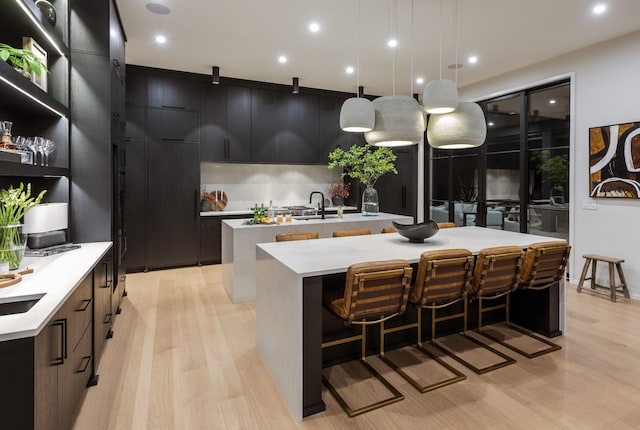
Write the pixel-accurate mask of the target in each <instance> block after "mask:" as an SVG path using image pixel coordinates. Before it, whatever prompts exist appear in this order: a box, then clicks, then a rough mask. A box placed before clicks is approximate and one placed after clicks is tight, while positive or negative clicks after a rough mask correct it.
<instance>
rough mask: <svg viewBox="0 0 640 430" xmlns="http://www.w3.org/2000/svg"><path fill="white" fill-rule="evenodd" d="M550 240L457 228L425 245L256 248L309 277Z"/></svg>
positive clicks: (354, 239)
mask: <svg viewBox="0 0 640 430" xmlns="http://www.w3.org/2000/svg"><path fill="white" fill-rule="evenodd" d="M225 222H230V221H225ZM551 240H554V239H553V238H549V237H546V236H537V235H532V234H525V233H516V232H511V231H504V230H496V229H489V228H484V227H456V228H445V229H441V230H440V231H439V232H438V233H436V235H435V236H433V237H431V238H429V239H426V240H425V241H424V243H411V242H409V240H408V239H406V238H404V237H402V236H400V235H399V234H398V233H387V234H372V235H366V236H350V237H341V238H329V239H318V240H304V241H292V242H279V243H261V244H258V245H257V246H258V248H260V249H262V250H264V251H265V252H266V253H268V254H269V255H271V256H272V257H273V258H275V259H277V260H279V261H280V262H282V263H283V264H284V265H286V266H287V267H288V268H289V269H291V270H292V271H293V272H294V273H296V274H297V275H298V276H302V277H307V276H316V275H325V274H329V273H339V272H345V271H346V270H347V268H348V267H349V266H350V265H351V264H355V263H361V262H366V261H377V260H388V259H390V258H401V259H405V260H407V261H409V262H410V263H416V262H418V260H419V258H420V254H421V253H422V252H425V251H432V250H438V249H449V248H466V249H468V250H470V251H471V252H472V253H474V254H476V253H477V252H478V251H480V250H481V249H483V248H486V247H494V246H506V245H517V246H522V247H523V248H524V247H527V246H529V245H530V244H532V243H535V242H545V241H551Z"/></svg>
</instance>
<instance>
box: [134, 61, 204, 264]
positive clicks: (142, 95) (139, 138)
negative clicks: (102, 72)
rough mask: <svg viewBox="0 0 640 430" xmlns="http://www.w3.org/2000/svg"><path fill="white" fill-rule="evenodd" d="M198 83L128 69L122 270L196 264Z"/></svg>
mask: <svg viewBox="0 0 640 430" xmlns="http://www.w3.org/2000/svg"><path fill="white" fill-rule="evenodd" d="M200 105H201V82H200V81H198V80H193V79H188V78H185V77H183V76H181V74H179V73H178V74H174V73H163V72H159V73H155V74H153V73H147V72H144V73H140V72H139V71H137V70H136V69H135V68H133V70H131V71H129V72H128V76H127V95H126V106H125V111H126V127H125V131H124V139H125V141H126V146H127V167H126V173H127V175H126V179H125V190H126V195H125V207H126V211H125V215H124V217H125V219H126V220H127V234H128V242H127V270H129V271H142V270H149V269H162V268H167V267H176V266H188V265H195V264H197V262H198V251H199V214H200V134H201V129H200Z"/></svg>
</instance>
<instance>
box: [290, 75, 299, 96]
mask: <svg viewBox="0 0 640 430" xmlns="http://www.w3.org/2000/svg"><path fill="white" fill-rule="evenodd" d="M299 92H300V80H299V79H298V78H293V91H292V93H293V94H298V93H299Z"/></svg>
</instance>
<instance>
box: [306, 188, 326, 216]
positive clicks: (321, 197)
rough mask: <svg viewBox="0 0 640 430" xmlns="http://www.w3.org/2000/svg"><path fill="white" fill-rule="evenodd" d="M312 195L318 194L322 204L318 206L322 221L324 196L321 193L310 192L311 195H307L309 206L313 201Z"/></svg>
mask: <svg viewBox="0 0 640 430" xmlns="http://www.w3.org/2000/svg"><path fill="white" fill-rule="evenodd" d="M314 194H320V199H321V202H322V206H320V216H321V218H322V219H324V194H322V192H321V191H311V194H309V204H311V200H312V199H313V195H314Z"/></svg>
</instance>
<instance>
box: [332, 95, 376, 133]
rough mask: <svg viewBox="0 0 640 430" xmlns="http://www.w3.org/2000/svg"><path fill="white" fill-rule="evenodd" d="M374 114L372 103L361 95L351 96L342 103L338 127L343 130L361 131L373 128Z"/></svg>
mask: <svg viewBox="0 0 640 430" xmlns="http://www.w3.org/2000/svg"><path fill="white" fill-rule="evenodd" d="M375 120H376V116H375V112H374V109H373V104H372V103H371V101H370V100H369V99H365V98H363V97H352V98H350V99H347V100H345V101H344V103H342V108H341V109H340V128H341V129H343V130H344V131H350V132H360V133H361V132H363V131H371V130H373V126H374V124H375Z"/></svg>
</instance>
